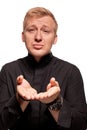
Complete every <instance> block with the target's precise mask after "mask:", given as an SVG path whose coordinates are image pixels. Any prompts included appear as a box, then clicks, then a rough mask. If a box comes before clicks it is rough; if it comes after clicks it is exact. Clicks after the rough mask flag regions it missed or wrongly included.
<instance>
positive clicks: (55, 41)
mask: <svg viewBox="0 0 87 130" xmlns="http://www.w3.org/2000/svg"><path fill="white" fill-rule="evenodd" d="M57 41H58V36H57V35H56V36H55V39H54V43H53V44H56V43H57Z"/></svg>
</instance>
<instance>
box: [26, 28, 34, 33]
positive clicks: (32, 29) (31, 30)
mask: <svg viewBox="0 0 87 130" xmlns="http://www.w3.org/2000/svg"><path fill="white" fill-rule="evenodd" d="M26 31H28V32H34V31H35V28H27V29H26Z"/></svg>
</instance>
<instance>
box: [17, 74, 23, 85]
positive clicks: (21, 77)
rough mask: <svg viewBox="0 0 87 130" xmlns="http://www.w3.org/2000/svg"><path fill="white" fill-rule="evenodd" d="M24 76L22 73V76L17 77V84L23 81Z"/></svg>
mask: <svg viewBox="0 0 87 130" xmlns="http://www.w3.org/2000/svg"><path fill="white" fill-rule="evenodd" d="M23 78H24V77H23V75H20V76H18V77H17V84H18V85H19V84H21V83H22V81H23Z"/></svg>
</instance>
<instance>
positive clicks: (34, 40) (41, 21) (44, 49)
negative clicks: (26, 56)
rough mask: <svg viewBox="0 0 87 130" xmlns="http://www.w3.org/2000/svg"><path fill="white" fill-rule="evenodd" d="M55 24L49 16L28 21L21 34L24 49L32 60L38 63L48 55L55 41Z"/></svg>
mask: <svg viewBox="0 0 87 130" xmlns="http://www.w3.org/2000/svg"><path fill="white" fill-rule="evenodd" d="M54 29H55V23H54V21H53V19H52V18H51V17H50V16H44V17H41V18H36V17H34V18H31V19H29V21H28V23H27V25H26V27H25V30H24V31H23V32H22V40H23V42H25V45H26V48H27V50H28V51H29V53H30V54H32V55H33V56H34V58H35V59H36V60H37V61H39V60H40V59H41V57H43V56H44V55H46V54H48V53H49V52H50V50H51V47H52V45H53V44H54V43H56V41H57V36H56V34H55V31H54Z"/></svg>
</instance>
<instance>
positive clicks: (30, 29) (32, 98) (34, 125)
mask: <svg viewBox="0 0 87 130" xmlns="http://www.w3.org/2000/svg"><path fill="white" fill-rule="evenodd" d="M57 28H58V24H57V21H56V19H55V17H54V15H53V14H52V13H51V12H50V11H49V10H47V9H45V8H42V7H36V8H32V9H30V10H29V11H28V12H27V13H26V15H25V18H24V22H23V32H22V40H23V42H24V43H25V45H26V48H27V50H28V56H26V57H24V58H21V59H18V60H16V61H13V62H11V63H8V64H6V65H4V66H3V67H2V69H1V72H0V130H8V129H10V130H19V129H20V130H37V129H47V130H85V128H86V115H85V108H86V101H85V94H84V87H83V80H82V76H81V73H80V71H79V69H78V68H77V67H76V66H75V65H73V64H70V63H68V62H66V61H63V60H61V59H59V58H57V57H55V56H53V54H52V52H51V48H52V46H53V45H54V44H55V43H56V42H57Z"/></svg>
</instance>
